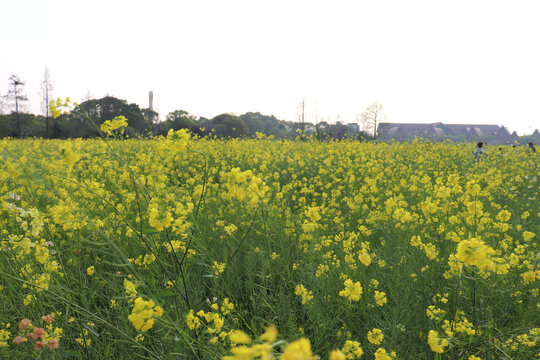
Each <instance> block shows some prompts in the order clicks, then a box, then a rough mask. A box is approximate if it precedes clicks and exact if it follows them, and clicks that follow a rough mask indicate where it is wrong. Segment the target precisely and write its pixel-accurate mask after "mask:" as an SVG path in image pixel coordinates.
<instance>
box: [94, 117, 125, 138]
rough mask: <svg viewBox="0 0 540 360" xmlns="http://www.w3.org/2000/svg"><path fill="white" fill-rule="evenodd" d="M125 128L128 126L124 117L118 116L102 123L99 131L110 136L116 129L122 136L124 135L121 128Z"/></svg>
mask: <svg viewBox="0 0 540 360" xmlns="http://www.w3.org/2000/svg"><path fill="white" fill-rule="evenodd" d="M127 126H128V120H127V119H126V117H125V116H123V115H120V116H117V117H115V118H114V119H112V120H106V121H104V122H103V124H101V126H100V129H101V131H103V132H104V133H105V134H107V135H108V136H112V135H113V134H114V131H115V130H118V129H121V130H120V134H123V133H124V129H123V128H125V127H127Z"/></svg>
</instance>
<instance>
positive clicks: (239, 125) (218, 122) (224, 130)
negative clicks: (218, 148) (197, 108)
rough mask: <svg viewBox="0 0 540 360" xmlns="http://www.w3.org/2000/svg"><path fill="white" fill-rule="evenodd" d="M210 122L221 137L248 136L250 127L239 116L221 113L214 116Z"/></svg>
mask: <svg viewBox="0 0 540 360" xmlns="http://www.w3.org/2000/svg"><path fill="white" fill-rule="evenodd" d="M210 123H211V124H212V126H213V128H214V129H215V130H216V133H217V135H218V136H220V137H246V136H248V135H249V128H248V127H247V125H246V124H245V123H244V122H243V121H242V119H240V118H239V117H238V116H235V115H232V114H221V115H218V116H216V117H214V118H213V119H212V120H211V121H210Z"/></svg>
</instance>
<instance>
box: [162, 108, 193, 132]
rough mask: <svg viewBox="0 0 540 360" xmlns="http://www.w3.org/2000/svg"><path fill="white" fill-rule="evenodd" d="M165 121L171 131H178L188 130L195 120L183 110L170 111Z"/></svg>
mask: <svg viewBox="0 0 540 360" xmlns="http://www.w3.org/2000/svg"><path fill="white" fill-rule="evenodd" d="M166 121H168V122H170V124H171V128H172V129H174V130H180V129H189V128H190V127H192V126H193V125H194V124H195V122H196V121H197V118H196V117H195V116H193V115H190V114H189V113H188V112H187V111H185V110H175V111H171V112H170V113H169V114H168V115H167V119H166Z"/></svg>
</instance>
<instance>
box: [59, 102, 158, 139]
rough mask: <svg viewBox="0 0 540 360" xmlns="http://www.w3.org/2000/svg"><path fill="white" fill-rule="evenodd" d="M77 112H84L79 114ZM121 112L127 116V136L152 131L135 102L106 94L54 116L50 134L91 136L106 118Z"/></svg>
mask: <svg viewBox="0 0 540 360" xmlns="http://www.w3.org/2000/svg"><path fill="white" fill-rule="evenodd" d="M79 114H83V115H86V117H85V116H81V115H79ZM120 115H123V116H125V117H126V119H127V120H128V127H127V129H126V130H125V133H126V134H127V135H129V136H136V135H137V134H140V135H144V134H147V133H148V132H149V131H152V129H153V125H152V123H151V119H148V118H147V117H145V114H144V113H143V111H142V110H141V109H140V108H139V105H137V104H133V103H132V104H128V102H127V101H125V100H121V99H117V98H115V97H112V96H106V97H104V98H101V99H95V100H87V101H84V102H83V103H81V104H79V105H78V106H77V107H76V108H75V109H74V110H73V111H72V112H71V113H69V114H66V115H62V116H60V117H59V118H57V119H55V121H54V124H53V137H58V138H69V137H83V138H87V137H94V136H98V135H99V125H100V124H102V123H103V122H105V121H106V120H111V119H114V118H115V117H117V116H120Z"/></svg>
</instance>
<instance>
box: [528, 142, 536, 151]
mask: <svg viewBox="0 0 540 360" xmlns="http://www.w3.org/2000/svg"><path fill="white" fill-rule="evenodd" d="M529 151H530V152H533V153H535V152H536V148H535V147H534V144H533V143H532V142H530V143H529Z"/></svg>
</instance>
